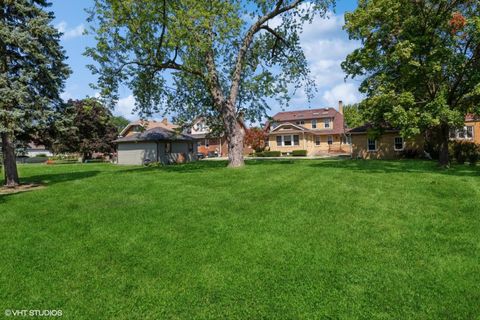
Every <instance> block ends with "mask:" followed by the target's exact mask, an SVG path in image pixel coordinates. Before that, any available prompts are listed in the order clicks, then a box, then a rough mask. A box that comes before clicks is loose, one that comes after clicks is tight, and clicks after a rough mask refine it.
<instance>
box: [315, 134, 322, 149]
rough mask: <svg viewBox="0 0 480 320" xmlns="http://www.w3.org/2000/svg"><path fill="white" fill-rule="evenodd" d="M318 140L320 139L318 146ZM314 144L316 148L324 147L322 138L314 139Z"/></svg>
mask: <svg viewBox="0 0 480 320" xmlns="http://www.w3.org/2000/svg"><path fill="white" fill-rule="evenodd" d="M317 138H318V144H317ZM314 144H315V147H320V146H321V145H322V138H321V136H315V138H314Z"/></svg>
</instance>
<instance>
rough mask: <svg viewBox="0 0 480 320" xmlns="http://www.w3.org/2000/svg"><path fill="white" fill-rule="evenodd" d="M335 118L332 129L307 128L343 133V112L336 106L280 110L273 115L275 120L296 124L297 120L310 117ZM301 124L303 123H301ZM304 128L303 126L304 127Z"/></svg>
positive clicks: (313, 130) (320, 132)
mask: <svg viewBox="0 0 480 320" xmlns="http://www.w3.org/2000/svg"><path fill="white" fill-rule="evenodd" d="M321 118H333V128H332V129H322V130H317V129H307V128H304V129H305V130H307V131H309V132H312V133H315V134H321V135H324V134H342V133H344V132H345V128H344V120H343V114H342V113H340V112H338V111H337V110H336V109H335V108H320V109H306V110H294V111H284V112H279V113H277V114H276V115H274V116H273V117H272V119H273V122H277V123H287V122H290V123H291V124H295V122H296V121H301V120H308V119H321ZM300 126H301V125H300ZM302 128H303V127H302Z"/></svg>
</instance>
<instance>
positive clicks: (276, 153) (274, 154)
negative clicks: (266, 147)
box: [263, 151, 281, 157]
mask: <svg viewBox="0 0 480 320" xmlns="http://www.w3.org/2000/svg"><path fill="white" fill-rule="evenodd" d="M280 155H281V153H280V151H264V152H263V156H264V157H280Z"/></svg>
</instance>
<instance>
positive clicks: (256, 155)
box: [253, 152, 265, 157]
mask: <svg viewBox="0 0 480 320" xmlns="http://www.w3.org/2000/svg"><path fill="white" fill-rule="evenodd" d="M253 156H254V157H265V152H255V153H254V154H253Z"/></svg>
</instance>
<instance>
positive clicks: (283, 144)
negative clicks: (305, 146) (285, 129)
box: [275, 134, 300, 148]
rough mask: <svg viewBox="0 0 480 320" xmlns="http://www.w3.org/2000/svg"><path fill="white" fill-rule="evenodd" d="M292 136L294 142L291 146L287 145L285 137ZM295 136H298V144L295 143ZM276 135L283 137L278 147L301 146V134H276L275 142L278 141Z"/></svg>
mask: <svg viewBox="0 0 480 320" xmlns="http://www.w3.org/2000/svg"><path fill="white" fill-rule="evenodd" d="M288 136H289V137H290V139H291V140H290V141H291V142H292V144H291V145H289V146H286V145H285V139H284V137H288ZM294 136H298V145H296V144H295V141H294V138H293V137H294ZM276 137H281V138H282V144H281V145H280V146H279V145H278V143H277V147H287V148H288V147H296V146H300V135H298V134H284V135H278V136H275V142H276V141H277V138H276Z"/></svg>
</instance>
